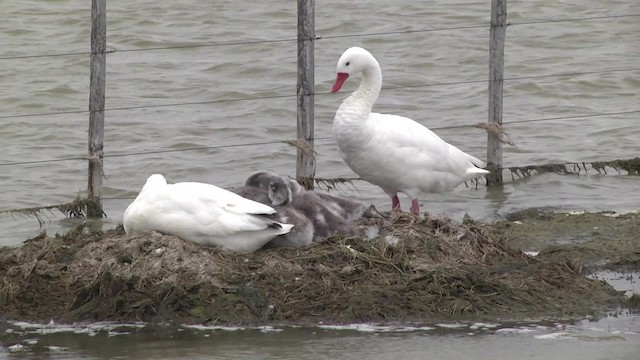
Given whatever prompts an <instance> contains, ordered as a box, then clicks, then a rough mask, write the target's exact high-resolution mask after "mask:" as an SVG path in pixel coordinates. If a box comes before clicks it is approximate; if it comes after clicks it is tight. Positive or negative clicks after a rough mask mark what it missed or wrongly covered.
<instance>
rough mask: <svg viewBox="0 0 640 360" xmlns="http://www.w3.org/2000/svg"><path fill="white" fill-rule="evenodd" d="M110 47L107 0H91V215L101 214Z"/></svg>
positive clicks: (88, 210)
mask: <svg viewBox="0 0 640 360" xmlns="http://www.w3.org/2000/svg"><path fill="white" fill-rule="evenodd" d="M106 49H107V0H91V65H90V66H91V70H90V72H91V74H90V81H89V185H88V189H87V190H88V196H89V200H95V205H92V206H88V207H87V216H88V217H102V214H103V212H102V202H101V200H100V197H101V196H102V176H103V174H104V171H103V166H102V156H103V148H102V147H103V140H104V97H105V76H106V72H105V69H106Z"/></svg>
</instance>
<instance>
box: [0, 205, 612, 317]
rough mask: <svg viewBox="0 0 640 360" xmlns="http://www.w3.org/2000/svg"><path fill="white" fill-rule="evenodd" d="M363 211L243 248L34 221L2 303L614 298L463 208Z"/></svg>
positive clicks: (176, 312) (553, 307)
mask: <svg viewBox="0 0 640 360" xmlns="http://www.w3.org/2000/svg"><path fill="white" fill-rule="evenodd" d="M359 225H360V227H361V229H362V232H363V234H364V233H368V234H369V235H370V236H369V237H367V236H364V235H363V236H358V237H351V238H332V239H329V240H327V241H325V242H322V243H317V244H314V245H311V246H309V247H306V248H299V249H285V248H279V249H269V250H264V251H258V252H255V253H252V254H242V255H239V254H230V253H224V252H221V251H219V250H217V249H213V248H207V247H202V246H200V245H197V244H193V243H189V242H185V241H182V240H180V239H178V238H176V237H173V236H167V235H161V234H158V233H141V234H133V235H126V234H125V233H124V231H123V229H122V227H119V228H117V229H115V230H109V231H105V232H98V233H91V232H89V231H88V228H83V227H78V228H76V229H74V230H73V231H71V232H69V233H68V234H66V235H63V236H59V235H56V236H55V237H50V236H47V235H46V234H44V233H43V234H41V235H39V236H38V237H36V238H33V239H30V240H28V241H27V242H26V243H25V244H24V245H23V246H22V247H17V248H3V249H0V278H1V279H2V282H1V283H0V309H1V310H2V313H3V314H5V315H4V316H5V317H6V318H12V319H21V320H34V321H49V320H50V319H54V320H56V321H58V322H78V321H107V320H108V321H138V320H141V321H152V322H153V321H178V322H181V323H205V324H219V325H223V324H228V325H231V324H265V323H266V324H273V323H296V324H305V323H310V322H311V323H316V322H319V321H324V322H335V323H341V322H370V321H375V322H393V321H429V320H440V319H452V318H456V319H458V318H465V317H473V318H490V317H520V316H530V315H543V314H544V315H553V314H558V315H567V314H571V313H584V312H590V311H592V310H593V309H594V308H595V307H602V306H606V305H614V304H615V303H616V302H619V301H620V299H621V295H620V294H619V293H617V292H615V291H613V289H612V288H610V287H609V286H608V285H606V284H605V283H603V282H600V281H596V280H590V279H587V278H586V277H585V276H584V275H583V274H582V271H581V268H580V266H579V265H578V264H577V263H575V262H571V261H567V262H560V263H559V262H544V261H541V260H537V259H534V258H531V257H529V256H526V255H524V254H523V253H522V252H520V251H516V250H513V249H511V248H509V247H508V246H506V245H505V243H504V241H503V240H502V239H494V238H491V237H490V236H489V235H488V234H489V232H488V231H487V230H486V229H485V225H482V224H477V223H475V222H473V221H465V222H463V223H462V224H460V223H455V222H453V221H451V220H450V219H448V218H444V217H436V216H433V215H428V214H427V215H425V216H424V217H420V218H418V217H415V216H413V215H410V214H408V213H399V212H392V213H390V214H385V215H383V214H380V213H378V212H377V211H375V209H369V210H368V211H367V212H365V216H363V218H362V219H361V220H360V222H359ZM372 229H374V230H372ZM371 235H375V236H374V237H373V238H370V237H371Z"/></svg>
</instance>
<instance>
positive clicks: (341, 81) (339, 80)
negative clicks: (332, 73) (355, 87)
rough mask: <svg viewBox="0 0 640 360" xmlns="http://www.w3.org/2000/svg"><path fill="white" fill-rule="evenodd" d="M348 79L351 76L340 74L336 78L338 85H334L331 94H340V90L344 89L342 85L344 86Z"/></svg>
mask: <svg viewBox="0 0 640 360" xmlns="http://www.w3.org/2000/svg"><path fill="white" fill-rule="evenodd" d="M348 77H349V74H347V73H343V72H339V73H338V75H337V76H336V83H335V84H333V88H332V89H331V92H332V93H334V92H338V90H340V88H341V87H342V84H344V82H345V80H347V78H348Z"/></svg>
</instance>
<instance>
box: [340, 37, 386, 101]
mask: <svg viewBox="0 0 640 360" xmlns="http://www.w3.org/2000/svg"><path fill="white" fill-rule="evenodd" d="M375 62H376V61H375V58H374V57H373V55H371V53H370V52H368V51H367V50H365V49H363V48H361V47H357V46H354V47H351V48H348V49H347V50H346V51H345V52H344V53H342V56H340V59H339V60H338V64H337V65H336V72H337V73H338V74H337V76H336V82H335V84H333V88H332V89H331V92H332V93H335V92H337V91H338V90H340V88H341V87H342V84H344V82H345V80H347V78H349V76H351V75H355V74H358V73H361V72H364V71H365V70H366V69H367V68H368V67H370V66H371V64H372V63H375Z"/></svg>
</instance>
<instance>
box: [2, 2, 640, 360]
mask: <svg viewBox="0 0 640 360" xmlns="http://www.w3.org/2000/svg"><path fill="white" fill-rule="evenodd" d="M489 6H490V5H489V1H477V0H476V1H444V0H436V1H430V2H415V1H405V0H399V1H383V0H372V1H366V2H363V1H358V2H355V1H354V2H351V1H331V0H327V1H321V2H318V4H317V6H316V7H317V8H316V28H317V33H318V34H320V35H323V36H324V39H322V40H319V41H317V42H316V58H315V61H316V71H315V76H316V88H315V91H316V92H317V93H318V94H319V95H317V96H316V137H318V138H323V137H330V136H331V130H330V129H331V122H332V119H333V114H334V112H335V110H336V109H337V107H338V106H339V104H340V102H341V100H342V99H343V98H345V97H346V96H348V92H349V90H351V89H354V88H355V86H357V82H355V81H354V82H351V83H347V84H346V89H345V91H343V92H341V93H339V94H330V95H329V94H324V93H327V92H328V91H329V89H330V87H331V85H332V83H333V80H334V77H335V62H336V61H337V59H338V57H339V56H340V54H341V53H342V52H343V51H344V50H345V49H346V48H348V47H350V46H353V45H359V46H364V47H366V48H367V49H369V50H370V51H371V52H372V53H373V54H374V55H375V56H376V57H377V58H378V60H379V61H380V63H381V65H382V68H383V73H384V86H385V87H387V88H388V89H386V90H385V89H383V91H382V93H381V96H380V99H379V100H378V103H377V105H376V110H377V111H379V112H386V113H394V114H399V115H404V116H408V117H411V118H413V119H415V120H417V121H419V122H421V123H422V124H424V125H426V126H429V127H431V128H433V129H435V130H436V132H437V133H438V134H440V135H441V136H442V137H443V138H444V139H445V140H447V141H449V142H451V143H453V144H454V145H457V146H459V147H461V148H462V149H463V150H464V151H467V152H469V153H471V154H474V155H476V156H478V157H480V158H484V157H485V154H486V134H485V133H484V131H483V130H479V129H474V128H468V127H467V128H457V129H447V130H438V128H440V127H445V126H458V125H471V124H475V123H478V122H483V121H486V114H487V91H486V88H487V85H486V83H483V82H480V83H461V82H468V81H474V80H485V79H486V78H487V67H488V64H487V59H488V34H489V31H488V28H486V27H485V28H473V29H457V30H456V29H451V30H446V31H433V32H410V31H412V30H422V29H429V28H457V27H466V26H475V25H486V24H487V23H488V21H489V15H490V13H489ZM508 6H509V9H508V10H509V11H508V12H509V21H510V22H512V23H513V24H514V25H512V26H510V27H508V28H507V41H506V54H505V76H506V77H528V78H526V79H520V80H510V81H506V82H505V88H504V91H505V97H504V121H505V123H507V122H514V121H521V120H530V119H540V118H556V117H568V116H580V115H589V114H600V113H613V112H625V111H634V110H639V109H640V108H638V106H639V105H638V104H640V101H639V100H640V91H639V90H640V80H639V78H638V77H639V75H640V71H638V70H632V71H615V72H602V73H596V74H586V75H573V76H562V77H544V78H534V77H536V76H541V75H549V74H563V73H577V72H578V73H579V72H594V71H606V70H612V69H630V68H637V67H640V61H639V60H638V59H639V58H640V43H638V41H637V36H638V33H639V32H640V21H638V18H637V17H626V18H624V17H622V18H614V19H601V20H590V21H571V22H551V23H539V24H529V25H517V24H518V23H523V22H530V21H532V20H544V19H565V18H584V17H599V16H607V15H625V14H637V13H640V3H639V2H638V1H635V0H619V1H607V2H602V1H596V0H573V1H569V0H560V1H554V2H546V1H511V2H509V4H508ZM107 9H108V16H107V17H108V46H109V48H111V49H116V50H118V51H116V52H115V53H112V54H109V55H108V56H107V99H106V107H107V108H108V109H109V108H122V107H137V106H143V107H144V108H140V109H129V110H113V111H107V112H106V119H105V145H104V150H105V156H106V157H105V161H104V165H105V175H106V180H105V182H104V185H105V188H104V196H105V197H107V198H118V199H106V200H105V202H104V206H105V211H106V213H107V215H108V216H109V218H108V219H106V220H105V221H103V222H98V223H97V224H96V226H98V227H103V226H104V227H110V226H114V225H116V224H117V223H118V222H119V221H121V216H122V213H123V211H124V209H125V208H126V206H127V205H128V204H129V203H130V202H131V198H132V197H134V196H135V195H136V194H137V191H138V190H139V189H140V187H141V186H142V185H143V183H144V181H145V180H146V178H147V177H148V176H149V175H150V174H152V173H156V172H161V173H163V174H164V175H165V176H166V177H167V178H168V179H169V181H172V182H177V181H203V182H209V183H214V184H216V185H219V186H224V187H229V186H236V185H239V184H241V183H242V182H243V181H244V179H245V178H246V177H247V176H248V175H250V174H251V173H252V172H254V171H259V170H271V171H276V172H279V173H283V174H288V175H294V172H295V151H294V150H293V149H292V148H291V147H289V146H288V145H285V144H267V145H253V146H237V147H226V148H218V149H209V150H199V151H179V152H168V153H153V154H146V155H136V156H114V155H119V154H126V153H139V152H149V151H156V150H168V149H169V150H170V149H173V150H179V149H187V148H193V147H203V146H221V145H222V146H224V145H234V144H252V143H253V144H255V143H261V142H270V141H278V140H285V139H292V138H294V137H295V134H296V131H295V124H296V108H295V106H296V100H295V97H294V95H295V88H296V43H295V41H282V42H266V43H252V44H237V45H228V46H209V47H195V48H183V49H173V50H154V51H130V52H125V51H123V50H135V49H147V48H153V47H173V46H181V45H193V44H210V43H229V42H236V43H242V42H247V41H248V42H255V41H262V40H265V41H266V40H273V39H295V37H296V6H295V3H294V2H293V1H283V0H277V1H268V2H256V1H252V2H249V1H237V0H217V1H214V2H205V1H196V0H181V1H164V2H163V1H150V0H139V1H124V0H109V1H108V5H107ZM396 31H405V33H402V34H388V35H372V36H361V37H334V38H331V36H339V35H345V34H370V33H385V32H396ZM89 37H90V2H89V1H82V0H48V1H47V0H38V1H36V0H23V1H13V0H5V1H3V2H2V11H1V12H0V57H11V56H21V55H39V54H42V55H47V54H60V53H73V52H83V53H85V54H84V55H71V56H55V57H51V56H43V57H32V58H23V59H0V84H1V86H0V124H1V125H0V185H1V186H2V191H1V192H0V210H7V209H15V208H24V207H32V206H42V205H50V204H60V203H65V202H69V201H71V200H72V199H73V198H75V196H76V195H77V194H81V195H82V194H84V193H85V189H86V172H87V164H86V161H83V160H75V161H61V162H45V163H36V164H21V165H3V164H7V163H14V162H25V161H26V162H28V161H39V160H50V159H61V158H67V157H80V156H85V155H86V151H87V150H86V148H87V145H86V144H87V128H88V114H87V113H72V114H64V115H43V116H25V117H10V118H9V117H7V116H11V115H29V114H37V113H51V112H67V111H78V110H79V111H82V110H86V109H87V104H88V83H89V79H88V75H89V56H88V55H86V52H88V50H89ZM440 83H458V84H453V85H438V86H422V87H408V88H403V89H391V88H393V87H398V86H413V85H437V84H440ZM280 95H291V96H289V97H284V98H276V99H264V100H253V101H226V102H222V101H221V102H214V103H208V104H201V105H185V106H164V107H149V106H155V105H163V104H177V103H185V102H189V103H193V102H211V101H216V100H233V99H239V98H246V97H266V96H267V97H268V96H280ZM638 117H639V116H638V113H631V114H622V115H607V116H598V117H587V118H573V119H564V120H554V121H543V122H524V123H518V124H511V125H507V126H506V130H507V131H508V133H509V135H510V136H511V139H512V140H513V141H514V142H515V143H516V144H517V145H518V148H517V149H514V148H510V147H506V149H505V156H504V161H505V165H506V166H513V165H518V166H520V165H529V164H543V163H547V162H564V161H569V162H573V161H596V160H611V159H617V158H622V159H624V158H631V157H635V156H638V149H639V147H638V139H639V138H640V125H638V120H639V119H638ZM316 150H317V151H318V157H317V175H318V176H321V177H336V176H353V175H354V174H353V173H352V172H351V171H350V170H349V169H348V168H347V167H346V166H345V165H344V164H343V162H342V161H341V160H340V158H339V155H338V154H337V151H336V147H335V145H334V143H333V141H332V140H331V139H326V140H318V141H317V142H316ZM505 176H506V178H507V179H509V178H510V177H509V175H508V174H505ZM355 186H356V188H357V190H353V189H349V188H342V189H341V190H340V191H341V192H340V193H341V194H344V195H350V196H355V197H357V198H359V199H361V200H363V201H365V202H369V203H373V204H375V205H376V206H378V207H379V208H383V209H387V208H388V207H389V200H388V198H387V197H386V196H385V195H384V193H383V192H382V191H381V190H380V189H378V188H376V187H374V186H371V185H369V184H367V183H362V182H358V183H356V184H355ZM638 190H640V179H639V178H638V177H634V176H626V175H620V174H617V173H613V174H609V175H597V174H593V173H589V175H586V176H584V175H583V176H560V175H555V174H545V175H538V176H534V177H531V178H528V179H526V180H517V181H514V182H510V183H508V184H506V185H505V187H504V189H502V190H487V189H485V188H483V187H482V186H481V187H479V188H478V189H474V188H466V187H464V186H461V187H459V188H458V189H456V191H454V192H452V193H448V194H442V195H432V196H429V197H428V198H425V199H422V200H423V201H422V205H423V207H424V209H426V210H427V211H430V212H433V213H445V214H448V215H450V216H452V217H454V218H456V219H460V218H461V217H462V216H463V215H464V213H469V214H470V215H471V216H472V217H474V218H478V219H481V220H492V219H496V218H500V217H502V216H504V214H506V213H510V212H513V211H517V210H520V209H524V208H530V207H545V208H551V209H561V210H588V211H599V210H615V211H628V210H637V209H638V203H639V200H640V195H639V194H640V191H638ZM402 200H403V206H404V207H405V208H406V207H408V204H407V201H406V199H402ZM47 220H48V221H47V223H46V224H45V228H46V229H47V230H49V231H54V232H55V231H60V230H65V229H69V228H70V227H71V226H73V225H74V224H75V223H77V221H74V220H67V219H62V218H61V216H60V215H59V214H57V213H55V212H54V213H52V214H50V215H48V219H47ZM39 231H41V228H40V227H39V226H38V223H37V222H36V221H35V220H33V219H23V218H15V219H14V218H13V217H12V216H10V215H7V214H0V234H1V235H0V244H19V243H20V242H22V241H24V240H25V239H26V238H28V237H32V236H35V235H36V234H37V233H38V232H39ZM633 321H635V322H634V324H636V325H635V326H637V320H633ZM636 332H637V329H636ZM283 334H290V335H281V334H280V333H277V334H275V335H274V334H267V335H260V334H258V335H255V336H258V337H259V338H260V340H256V341H257V342H256V343H255V344H254V343H253V342H252V340H251V339H253V337H251V336H254V335H251V336H250V337H247V336H246V335H242V336H239V337H237V338H233V339H232V340H229V341H231V344H232V345H229V346H232V347H233V346H234V345H233V344H237V345H238V346H239V347H240V348H241V349H247V350H246V352H247V353H246V354H244V353H241V352H236V353H233V352H232V353H231V354H232V355H234V357H237V358H240V357H242V356H244V357H245V358H252V355H251V354H250V353H251V352H256V351H259V350H256V347H257V346H263V345H264V346H266V345H265V343H268V344H270V345H269V346H272V347H273V348H274V349H283V350H282V351H283V352H286V351H291V350H286V349H285V347H286V346H287V344H288V343H289V342H291V341H296V342H301V343H302V345H301V348H305V347H306V349H312V350H308V351H313V352H314V355H317V356H310V357H318V358H323V357H324V358H329V357H335V352H336V351H338V350H337V349H344V350H345V352H346V351H350V350H353V351H356V350H357V351H360V350H362V351H364V350H367V351H370V352H371V353H372V354H375V355H376V356H377V358H381V359H382V358H389V357H404V358H422V357H423V356H424V352H425V351H426V352H428V353H429V354H433V355H438V356H439V357H444V358H469V357H474V356H475V357H477V358H520V357H521V356H520V355H518V354H524V355H526V356H527V357H528V356H529V354H533V352H531V351H533V350H527V349H530V347H531V346H535V345H537V344H539V345H540V346H542V347H545V348H546V349H547V350H548V351H547V352H546V354H547V355H548V354H556V355H558V356H555V355H554V357H556V358H572V356H573V358H587V357H589V358H625V355H624V354H625V353H624V351H627V350H624V349H628V348H629V344H630V343H631V341H623V340H611V341H602V342H590V341H588V340H576V339H572V340H569V343H570V344H572V345H576V346H571V347H570V348H571V349H575V351H574V350H569V349H568V348H567V347H568V345H567V346H564V345H558V344H560V343H559V342H544V341H537V339H536V341H534V340H531V338H527V337H524V338H520V337H518V336H516V337H511V336H505V335H499V336H498V335H496V334H493V335H481V336H466V335H452V336H446V337H444V339H446V341H445V342H444V343H441V339H443V337H439V336H437V337H433V338H432V337H430V336H425V335H424V334H422V333H419V334H414V333H411V334H404V333H401V334H393V335H379V336H376V335H371V334H365V335H363V334H357V335H351V334H350V335H348V336H345V335H344V333H339V335H335V336H334V335H332V334H329V335H327V334H324V335H317V334H316V335H317V336H316V335H312V334H310V333H309V332H308V331H306V330H305V331H303V332H300V333H298V332H296V331H293V332H291V331H286V332H283ZM318 334H319V333H318ZM72 338H73V339H76V338H75V337H73V336H72ZM381 338H383V339H385V340H384V341H382V342H380V341H379V340H380V339H381ZM132 339H134V340H130V342H131V343H133V344H134V345H123V344H122V343H120V342H117V341H118V340H113V341H112V340H110V339H109V338H106V339H102V340H100V341H102V342H98V343H96V344H95V345H94V344H92V345H87V346H89V347H91V348H92V349H93V346H97V347H98V348H100V347H101V346H106V345H104V344H106V343H109V344H115V346H116V347H117V348H118V347H120V346H122V347H123V349H122V350H119V351H121V352H122V354H124V355H122V356H125V355H126V354H127V351H134V350H126V349H128V348H129V347H131V349H135V348H136V346H142V345H136V344H137V342H138V341H141V340H140V339H139V338H137V337H133V338H132ZM247 339H249V340H247ZM292 339H293V340H292ZM70 341H71V340H70ZM73 341H78V342H79V343H82V342H83V341H85V340H83V339H80V338H78V339H76V340H73ZM91 341H93V340H91ZM96 341H97V340H96ZM172 344H173V343H172ZM309 344H311V345H309ZM438 344H444V345H438ZM506 344H508V348H509V349H511V350H512V351H514V352H513V353H504V352H503V351H504V347H505V345H506ZM621 344H622V345H621ZM240 345H242V346H240ZM578 345H579V346H578ZM167 346H169V345H167ZM175 346H176V347H177V348H178V349H183V350H184V351H185V352H187V351H194V353H193V354H194V355H193V357H196V358H197V357H205V356H207V354H209V352H215V351H217V350H215V349H213V348H209V347H207V346H204V345H203V342H202V341H199V342H198V341H195V342H191V341H184V342H182V341H181V342H177V343H176V345H175ZM625 346H626V347H625ZM144 348H146V345H145V346H144ZM591 348H596V349H600V350H592V349H591ZM194 349H195V350H194ZM479 349H482V350H484V351H485V352H486V354H492V355H493V356H486V357H484V355H478V354H483V353H481V352H478V350H479ZM617 349H622V350H617ZM414 350H415V352H414ZM91 351H93V352H91ZM91 351H89V352H88V353H86V354H85V352H83V351H80V350H78V352H75V353H74V354H76V355H74V356H77V358H94V357H101V356H102V355H100V354H99V353H97V352H96V351H98V350H91ZM176 351H177V352H176V354H180V353H181V351H180V350H176ZM239 351H245V350H239ZM274 351H275V350H274ZM296 351H300V350H299V349H297V350H296ZM465 351H466V352H465ZM527 351H529V352H527ZM598 351H602V352H601V353H598ZM616 351H621V352H622V353H617V352H616ZM398 352H400V353H401V354H403V355H405V356H398ZM243 354H244V355H243ZM259 354H263V353H262V352H260V353H259ZM342 354H345V353H342ZM353 354H357V353H356V352H354V353H353ZM418 354H421V355H418ZM500 354H502V355H500ZM597 354H609V355H597ZM626 354H629V353H626ZM129 355H131V354H129ZM578 355H584V357H581V356H578ZM65 356H67V355H62V357H65ZM136 356H140V355H139V354H138V353H136ZM165 356H166V358H178V355H172V354H166V355H165ZM350 356H351V358H361V357H360V356H359V355H350ZM52 357H55V355H52ZM276 357H277V356H276V355H273V356H272V358H276ZM340 357H343V358H348V356H347V355H341V356H340ZM253 358H257V357H256V356H254V357H253ZM627 358H630V357H628V356H627Z"/></svg>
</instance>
